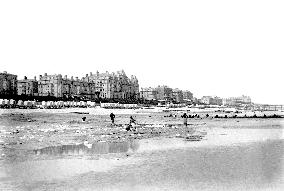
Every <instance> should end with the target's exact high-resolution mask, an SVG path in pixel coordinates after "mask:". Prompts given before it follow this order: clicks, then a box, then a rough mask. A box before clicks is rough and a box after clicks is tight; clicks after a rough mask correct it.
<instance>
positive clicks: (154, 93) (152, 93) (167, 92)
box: [140, 85, 193, 103]
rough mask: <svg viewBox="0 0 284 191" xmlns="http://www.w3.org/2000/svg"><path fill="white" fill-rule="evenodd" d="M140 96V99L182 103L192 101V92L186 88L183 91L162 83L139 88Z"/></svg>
mask: <svg viewBox="0 0 284 191" xmlns="http://www.w3.org/2000/svg"><path fill="white" fill-rule="evenodd" d="M140 98H141V99H142V100H157V101H163V102H176V103H183V102H188V101H190V102H191V101H193V94H192V93H191V92H190V91H188V90H185V91H183V90H180V89H178V88H174V89H172V88H170V87H168V86H165V85H163V86H158V87H155V88H152V87H148V88H141V91H140Z"/></svg>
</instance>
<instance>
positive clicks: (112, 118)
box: [109, 113, 115, 124]
mask: <svg viewBox="0 0 284 191" xmlns="http://www.w3.org/2000/svg"><path fill="white" fill-rule="evenodd" d="M109 116H110V119H111V123H112V124H114V118H115V115H114V114H113V113H111V114H110V115H109Z"/></svg>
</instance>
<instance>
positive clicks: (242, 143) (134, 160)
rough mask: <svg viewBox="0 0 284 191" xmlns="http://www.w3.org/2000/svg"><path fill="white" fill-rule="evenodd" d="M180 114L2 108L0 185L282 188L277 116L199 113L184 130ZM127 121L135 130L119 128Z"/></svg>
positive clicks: (31, 187)
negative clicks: (131, 121)
mask: <svg viewBox="0 0 284 191" xmlns="http://www.w3.org/2000/svg"><path fill="white" fill-rule="evenodd" d="M111 112H113V113H115V115H116V118H115V125H112V124H111V122H110V119H109V114H110V113H111ZM176 114H177V116H176V117H175V115H176ZM179 114H180V113H173V115H174V117H168V115H169V113H168V112H167V113H164V112H153V111H149V110H145V111H144V110H139V109H128V110H127V109H125V110H109V109H101V108H87V109H84V108H73V109H52V110H45V109H35V110H19V109H10V110H0V146H1V147H0V188H1V190H281V188H282V187H283V180H284V178H283V172H284V171H283V168H282V167H283V164H284V163H283V161H284V160H283V148H284V147H283V146H284V142H283V138H284V135H283V127H284V120H283V118H266V119H265V118H226V119H225V118H219V119H216V118H214V116H215V115H216V114H219V115H220V116H222V115H224V113H216V112H215V113H210V117H208V118H206V117H205V113H200V118H190V119H188V126H184V125H183V124H182V123H183V121H182V118H181V117H180V115H179ZM257 114H258V115H263V113H257ZM266 114H267V115H270V114H271V113H266ZM227 115H229V114H227ZM239 115H240V116H241V115H243V114H239ZM130 116H133V117H134V118H135V119H136V121H137V127H136V128H137V129H136V131H126V130H125V127H126V126H127V124H128V123H129V117H130ZM82 117H86V121H84V122H83V121H82Z"/></svg>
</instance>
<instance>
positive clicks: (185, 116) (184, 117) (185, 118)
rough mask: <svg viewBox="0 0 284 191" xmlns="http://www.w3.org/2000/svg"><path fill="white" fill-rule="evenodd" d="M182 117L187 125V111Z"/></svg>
mask: <svg viewBox="0 0 284 191" xmlns="http://www.w3.org/2000/svg"><path fill="white" fill-rule="evenodd" d="M181 118H183V124H184V125H185V126H187V115H186V113H184V114H183V115H182V116H181Z"/></svg>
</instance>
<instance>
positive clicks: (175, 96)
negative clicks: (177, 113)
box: [172, 88, 183, 103]
mask: <svg viewBox="0 0 284 191" xmlns="http://www.w3.org/2000/svg"><path fill="white" fill-rule="evenodd" d="M172 100H173V101H174V102H177V103H181V102H183V93H182V90H180V89H178V88H175V89H173V90H172Z"/></svg>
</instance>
